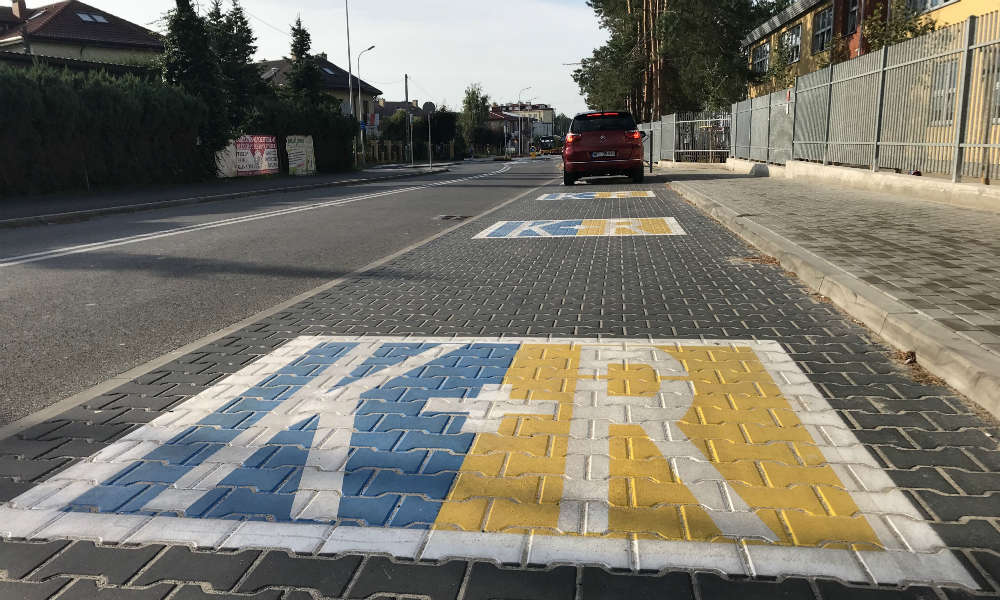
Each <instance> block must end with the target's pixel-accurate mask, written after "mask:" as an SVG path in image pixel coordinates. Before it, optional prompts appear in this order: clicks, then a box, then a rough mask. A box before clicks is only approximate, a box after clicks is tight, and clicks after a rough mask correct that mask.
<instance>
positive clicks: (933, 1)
mask: <svg viewBox="0 0 1000 600" xmlns="http://www.w3.org/2000/svg"><path fill="white" fill-rule="evenodd" d="M956 2H958V0H906V7H907V8H909V9H910V10H914V11H916V12H918V13H924V12H927V11H930V10H937V9H939V8H941V7H942V6H945V5H947V4H954V3H956Z"/></svg>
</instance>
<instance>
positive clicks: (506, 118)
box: [486, 106, 537, 152]
mask: <svg viewBox="0 0 1000 600" xmlns="http://www.w3.org/2000/svg"><path fill="white" fill-rule="evenodd" d="M536 125H537V121H536V120H535V119H534V118H532V117H525V116H523V115H520V114H517V113H513V112H506V111H502V110H499V107H496V106H494V107H493V108H491V109H490V116H489V118H488V119H487V121H486V126H487V127H489V128H490V129H492V130H493V131H495V132H497V133H501V134H503V136H504V145H505V146H507V147H508V148H509V149H510V150H511V151H515V152H527V150H528V148H529V147H530V146H531V139H532V138H533V137H535V136H534V129H535V126H536Z"/></svg>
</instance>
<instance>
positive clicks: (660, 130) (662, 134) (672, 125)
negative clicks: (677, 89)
mask: <svg viewBox="0 0 1000 600" xmlns="http://www.w3.org/2000/svg"><path fill="white" fill-rule="evenodd" d="M731 123H732V115H730V114H729V113H713V112H699V113H676V114H672V115H666V116H664V117H663V118H661V119H660V120H659V121H653V122H652V123H642V124H640V125H639V131H645V132H647V134H646V138H645V140H644V141H643V144H644V145H643V148H644V150H645V154H644V157H645V159H646V160H649V156H650V154H649V153H650V144H652V153H653V160H654V161H659V160H672V161H678V162H725V161H726V158H727V157H728V156H730V154H731V153H732V148H731V142H730V129H731Z"/></svg>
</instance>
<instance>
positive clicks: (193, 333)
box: [0, 161, 558, 425]
mask: <svg viewBox="0 0 1000 600" xmlns="http://www.w3.org/2000/svg"><path fill="white" fill-rule="evenodd" d="M556 169H557V164H556V163H555V161H535V162H528V163H511V164H504V163H475V164H465V165H461V166H456V167H453V168H452V170H451V172H449V173H445V174H441V175H435V176H427V177H421V178H413V179H404V180H398V181H389V182H384V183H379V184H370V185H364V186H356V187H344V188H334V189H322V190H313V191H308V192H300V193H294V194H281V195H271V196H262V197H258V198H245V199H239V200H231V201H221V202H214V203H209V204H200V205H192V206H184V207H176V208H171V209H163V210H156V211H149V212H142V213H134V214H125V215H113V216H108V217H102V218H97V219H93V220H90V221H85V222H81V223H74V224H65V225H51V226H38V227H26V228H20V229H8V230H2V231H0V425H3V424H7V423H10V422H12V421H15V420H17V419H19V418H21V417H24V416H26V415H28V414H31V413H32V412H34V411H37V410H40V409H42V408H44V407H46V406H49V405H51V404H53V403H56V402H58V401H60V400H62V399H64V398H66V397H68V396H71V395H73V394H75V393H77V392H80V391H82V390H84V389H87V388H88V387H91V386H93V385H95V384H97V383H100V382H102V381H105V380H107V379H109V378H111V377H114V376H116V375H119V374H121V373H124V372H125V371H128V370H129V369H131V368H133V367H135V366H137V365H140V364H142V363H144V362H146V361H149V360H152V359H154V358H156V357H158V356H160V355H162V354H164V353H166V352H170V351H172V350H175V349H177V348H179V347H182V346H184V345H186V344H188V343H190V342H193V341H195V340H197V339H199V338H202V337H204V336H206V335H209V334H211V333H213V332H216V331H218V330H220V329H223V328H225V327H227V326H229V325H232V324H233V323H237V322H239V321H241V320H243V319H245V318H247V317H249V316H251V315H253V314H255V313H258V312H260V311H262V310H265V309H267V308H269V307H272V306H274V305H276V304H279V303H281V302H283V301H285V300H287V299H289V298H292V297H294V296H296V295H298V294H301V293H303V292H305V291H307V290H310V289H313V288H315V287H317V286H320V285H322V284H324V283H326V282H329V281H330V280H332V279H336V278H337V277H340V276H343V275H345V274H348V273H351V272H352V271H354V270H356V269H358V268H360V267H362V266H364V265H366V264H369V263H371V262H373V261H376V260H378V259H379V258H382V257H384V256H387V255H389V254H392V253H393V252H395V251H397V250H400V249H402V248H405V247H407V246H409V245H411V244H413V243H415V242H418V241H420V240H422V239H425V238H427V237H429V236H431V235H433V234H435V233H437V232H440V231H442V230H445V229H447V228H449V227H451V226H453V225H454V224H455V222H454V221H449V220H441V219H439V218H437V217H439V216H441V215H477V214H480V213H482V212H483V211H486V210H488V209H490V208H492V207H495V206H497V205H499V204H501V203H503V202H504V201H506V200H509V199H511V198H513V197H516V196H518V195H519V194H522V193H523V192H525V191H527V190H530V189H531V188H533V187H535V186H538V185H541V184H543V183H545V182H546V181H550V180H551V179H552V178H553V177H554V176H556V175H557V174H558V173H557V170H556ZM382 274H383V276H384V275H385V272H384V271H383V272H382ZM390 275H391V274H390Z"/></svg>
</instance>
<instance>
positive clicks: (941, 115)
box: [930, 59, 958, 125]
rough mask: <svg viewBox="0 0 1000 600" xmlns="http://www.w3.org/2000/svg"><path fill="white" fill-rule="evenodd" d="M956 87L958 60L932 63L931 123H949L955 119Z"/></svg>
mask: <svg viewBox="0 0 1000 600" xmlns="http://www.w3.org/2000/svg"><path fill="white" fill-rule="evenodd" d="M957 87H958V60H957V59H951V60H946V61H942V62H939V63H937V64H935V65H934V72H933V73H932V74H931V103H930V104H931V106H930V109H931V110H930V117H931V125H951V123H952V121H953V120H954V119H955V94H956V92H957Z"/></svg>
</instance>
